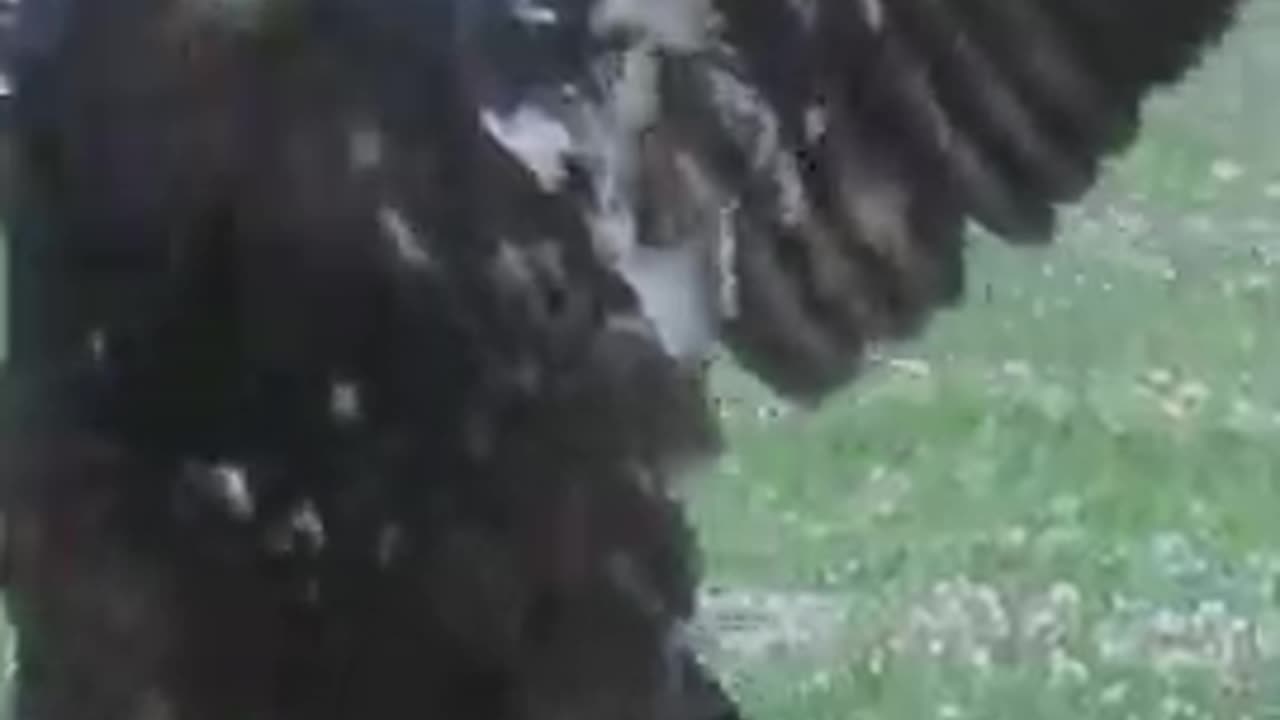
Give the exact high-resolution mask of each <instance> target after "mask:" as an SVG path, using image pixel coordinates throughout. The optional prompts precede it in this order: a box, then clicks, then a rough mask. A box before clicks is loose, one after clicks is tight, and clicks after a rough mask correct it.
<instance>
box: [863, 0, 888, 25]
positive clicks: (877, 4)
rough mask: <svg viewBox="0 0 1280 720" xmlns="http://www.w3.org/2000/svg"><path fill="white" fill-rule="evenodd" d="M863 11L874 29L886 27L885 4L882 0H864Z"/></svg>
mask: <svg viewBox="0 0 1280 720" xmlns="http://www.w3.org/2000/svg"><path fill="white" fill-rule="evenodd" d="M862 12H863V14H864V15H866V18H867V24H868V25H870V26H871V29H872V30H875V31H877V32H879V31H881V30H883V29H884V5H882V4H881V0H862Z"/></svg>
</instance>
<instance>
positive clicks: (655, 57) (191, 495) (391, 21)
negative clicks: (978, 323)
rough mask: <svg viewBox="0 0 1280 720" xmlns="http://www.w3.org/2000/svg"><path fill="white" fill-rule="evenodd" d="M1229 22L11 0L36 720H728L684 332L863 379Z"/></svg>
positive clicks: (796, 392) (1187, 14)
mask: <svg viewBox="0 0 1280 720" xmlns="http://www.w3.org/2000/svg"><path fill="white" fill-rule="evenodd" d="M1235 5H1236V2H1234V1H1233V0H1128V2H1123V3H1118V2H1114V0H1026V1H1025V2H1014V3H1011V2H1008V1H1007V0H951V1H947V0H808V1H806V2H800V1H798V0H752V2H739V1H735V0H648V1H647V2H639V1H638V0H541V1H538V0H474V1H471V2H464V1H462V0H112V2H97V1H96V0H23V5H22V6H21V9H20V12H21V22H20V24H19V25H18V27H17V30H16V31H15V33H14V35H13V36H12V37H11V38H9V40H8V42H11V43H12V48H13V49H14V53H13V55H14V60H13V62H14V77H15V81H16V83H17V95H16V102H15V105H14V107H13V120H12V122H13V129H12V139H13V142H14V144H13V147H14V148H15V151H14V152H15V164H14V168H15V177H16V178H18V183H17V185H16V188H15V190H14V192H15V195H14V198H13V202H12V211H11V213H10V214H11V217H10V219H9V222H10V225H11V226H12V228H13V231H12V240H11V247H10V258H11V262H10V264H11V275H12V279H11V282H10V283H9V294H10V305H9V306H10V309H11V313H12V315H13V320H12V322H11V328H12V342H11V345H10V347H11V352H10V357H9V360H8V366H7V369H6V373H5V376H4V387H3V393H2V394H0V480H2V484H0V488H2V489H3V513H4V519H5V525H4V526H5V528H6V530H7V532H6V543H5V551H6V559H7V562H6V568H5V569H6V571H7V582H8V589H7V596H8V598H9V601H10V603H11V608H12V615H13V617H14V620H15V622H16V624H17V626H18V629H19V632H20V633H21V638H22V641H21V644H20V658H19V661H20V677H19V682H20V694H19V710H18V716H19V718H21V719H22V720H89V719H91V718H92V719H93V720H103V719H107V720H151V719H153V718H165V719H171V720H200V719H204V718H209V719H210V720H214V719H217V720H223V719H225V718H236V717H252V718H263V719H272V720H289V719H293V718H297V719H299V720H301V719H302V718H306V719H307V720H324V719H325V718H333V719H334V720H338V719H339V718H342V719H348V718H391V717H451V718H486V719H490V718H491V719H495V720H496V719H500V718H513V719H514V718H522V719H524V718H527V719H529V720H536V719H542V718H546V719H548V720H550V719H552V718H555V719H557V720H560V719H567V718H581V719H583V720H588V719H589V720H604V719H605V718H608V719H611V720H612V719H615V718H617V719H625V718H635V719H637V720H638V719H640V718H645V719H658V718H661V719H664V720H666V719H668V718H670V719H677V718H680V719H684V718H687V719H689V720H709V719H711V718H728V717H733V716H734V715H735V713H736V711H735V710H734V708H733V707H732V704H731V703H730V702H729V701H728V699H727V698H726V697H725V696H724V694H723V693H722V692H721V691H720V690H719V689H718V687H717V686H716V684H715V682H714V681H713V680H712V679H711V678H710V676H709V674H708V672H707V671H706V670H705V669H704V668H703V667H702V666H701V665H700V664H699V663H698V662H697V660H696V657H695V654H694V652H693V649H692V648H691V647H690V646H689V644H688V641H687V640H686V638H685V636H684V632H683V631H684V623H685V622H686V621H687V620H688V619H689V618H690V616H691V614H692V613H693V611H694V592H695V589H696V587H697V582H698V577H699V567H698V562H697V556H696V550H695V543H694V541H693V537H692V532H691V529H690V528H689V527H688V526H687V523H686V521H685V518H684V515H683V512H682V508H681V504H680V501H679V488H678V483H677V480H678V478H679V476H681V475H682V474H685V473H686V471H687V470H688V469H689V468H690V467H696V465H697V463H698V462H700V461H703V460H705V459H706V458H708V457H710V456H711V455H713V454H714V452H715V451H716V449H717V446H718V437H717V433H716V428H715V425H714V422H713V420H712V418H711V414H710V413H709V412H708V409H707V401H706V397H705V388H704V385H703V373H704V365H705V363H706V360H707V352H708V349H709V347H710V346H711V345H712V343H713V342H714V341H715V340H716V339H717V338H723V339H724V340H725V341H726V342H727V344H728V345H729V346H730V347H731V349H732V350H733V351H734V353H735V354H736V356H737V357H738V358H739V359H740V360H741V361H742V362H743V363H744V364H745V365H746V366H747V367H748V368H750V369H751V370H753V371H755V372H756V373H758V374H759V375H760V376H761V377H762V378H764V379H765V380H766V381H768V382H769V383H771V384H772V385H774V386H775V387H776V388H778V389H779V390H781V391H783V392H784V393H787V394H789V395H791V396H793V397H796V398H798V399H808V400H814V399H817V398H820V397H821V396H822V395H824V394H825V393H826V392H828V391H830V390H831V389H832V388H834V387H836V386H838V385H839V384H841V383H843V382H846V381H848V380H849V379H850V378H851V377H853V376H854V375H855V374H856V370H857V366H858V362H859V360H860V358H861V356H862V354H863V352H864V350H865V348H866V347H867V345H868V343H871V342H875V341H879V340H883V339H888V338H898V337H903V336H906V335H909V334H911V333H914V332H917V331H918V330H919V328H920V327H921V326H922V325H923V323H924V321H925V319H926V317H927V315H928V313H929V312H930V311H931V310H932V309H934V308H936V307H938V306H939V305H942V304H945V303H949V302H953V301H955V300H956V299H957V298H959V297H960V294H961V291H962V286H963V272H962V271H963V245H964V242H963V233H964V228H965V224H966V222H968V221H976V222H978V223H981V224H983V225H985V226H986V227H988V228H989V229H991V230H992V231H994V232H996V233H997V234H1000V235H1003V236H1005V237H1006V238H1009V239H1011V240H1016V241H1022V240H1040V239H1045V238H1048V237H1049V236H1050V235H1051V234H1052V228H1053V214H1054V208H1055V206H1057V205H1059V204H1061V203H1064V202H1068V201H1071V200H1073V199H1075V198H1076V197H1078V196H1079V195H1080V193H1081V192H1083V191H1084V190H1085V189H1086V188H1087V187H1089V185H1090V184H1091V183H1092V182H1093V180H1094V178H1095V177H1096V175H1097V173H1098V170H1099V166H1100V163H1101V162H1102V161H1103V160H1104V159H1105V158H1106V157H1107V156H1108V155H1109V154H1111V153H1114V152H1116V151H1118V150H1120V149H1122V148H1123V147H1124V146H1125V145H1126V144H1127V143H1128V142H1129V141H1130V140H1131V139H1132V137H1133V135H1134V133H1135V131H1136V126H1137V123H1138V116H1139V109H1140V103H1141V101H1142V99H1143V98H1144V97H1145V96H1146V95H1147V94H1148V93H1149V92H1150V91H1151V90H1152V89H1153V88H1155V87H1157V86H1159V85H1160V84H1163V83H1168V82H1172V81H1174V80H1176V79H1177V78H1178V77H1179V76H1180V75H1181V74H1182V73H1183V72H1184V71H1185V70H1186V69H1187V68H1188V67H1189V66H1190V65H1191V64H1192V63H1193V61H1194V60H1195V59H1196V58H1197V57H1198V56H1199V54H1200V52H1201V50H1202V49H1203V48H1204V47H1205V46H1206V45H1208V44H1209V43H1210V42H1211V41H1213V40H1215V39H1216V38H1218V37H1219V36H1220V35H1221V33H1222V32H1223V31H1224V30H1225V29H1226V27H1227V26H1228V25H1229V23H1230V21H1231V19H1232V17H1233V13H1234V10H1235ZM1153 18H1159V21H1158V22H1156V21H1153Z"/></svg>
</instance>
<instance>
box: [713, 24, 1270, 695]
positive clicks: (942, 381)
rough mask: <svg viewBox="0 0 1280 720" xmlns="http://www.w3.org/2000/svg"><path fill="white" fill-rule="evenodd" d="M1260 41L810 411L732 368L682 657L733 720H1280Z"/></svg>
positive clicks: (1264, 64) (1264, 66) (1227, 61)
mask: <svg viewBox="0 0 1280 720" xmlns="http://www.w3.org/2000/svg"><path fill="white" fill-rule="evenodd" d="M1277 10H1280V8H1276V9H1272V8H1271V7H1268V6H1265V5H1263V4H1262V3H1255V4H1254V9H1253V11H1252V12H1251V14H1250V18H1249V22H1248V23H1247V25H1246V27H1245V28H1244V30H1243V31H1242V32H1240V33H1238V34H1237V35H1236V36H1235V37H1234V42H1233V43H1232V44H1231V45H1230V46H1229V47H1228V48H1226V50H1225V52H1222V53H1220V54H1219V55H1218V56H1217V57H1216V58H1215V59H1214V61H1213V62H1211V63H1210V64H1208V65H1207V66H1206V67H1205V68H1203V70H1201V71H1200V72H1198V73H1197V74H1196V76H1195V77H1194V78H1193V80H1192V82H1190V83H1188V84H1186V85H1185V86H1183V87H1181V88H1179V89H1178V91H1176V92H1173V93H1169V94H1166V95H1164V96H1161V97H1159V98H1158V99H1156V100H1155V101H1154V102H1152V103H1151V104H1150V105H1149V107H1148V109H1147V130H1146V133H1145V135H1144V136H1143V140H1142V142H1141V143H1140V144H1139V145H1138V146H1137V147H1135V148H1134V149H1133V151H1131V152H1130V153H1128V154H1127V155H1125V156H1124V157H1123V158H1121V159H1120V160H1119V161H1117V162H1116V163H1115V165H1114V167H1113V168H1112V169H1111V171H1110V173H1109V174H1108V176H1107V178H1106V180H1105V181H1104V182H1103V183H1102V184H1101V185H1100V186H1099V187H1098V188H1097V190H1096V192H1094V193H1092V194H1091V195H1090V197H1089V198H1088V200H1087V202H1086V203H1084V204H1083V205H1082V206H1080V207H1078V208H1075V209H1073V210H1072V211H1071V212H1070V213H1068V214H1067V215H1066V216H1065V217H1064V221H1063V225H1062V235H1061V238H1060V242H1059V243H1058V244H1056V245H1054V246H1052V247H1049V248H1044V249H1027V248H1016V249H1014V248H1008V247H1003V246H1001V245H999V244H998V243H996V242H994V241H992V240H991V239H989V238H983V237H981V236H979V235H975V236H974V239H973V247H972V253H971V259H972V262H971V266H970V269H971V272H970V276H969V284H968V287H969V289H968V298H967V300H966V302H965V303H964V304H963V305H962V306H961V307H959V308H956V309H953V310H950V311H947V312H945V313H943V314H942V315H941V316H939V317H938V319H937V320H936V321H935V322H934V323H933V324H932V325H931V327H930V329H929V331H928V332H927V333H926V334H925V335H924V337H922V338H921V339H920V340H918V341H916V342H912V343H907V344H898V345H893V346H888V347H883V348H880V349H878V351H877V352H876V358H875V360H874V362H873V363H872V364H871V367H870V368H869V370H868V372H867V374H866V375H865V377H864V378H863V380H862V381H861V382H860V383H857V384H855V385H854V386H852V387H851V388H849V389H848V390H847V391H845V392H843V393H841V394H840V395H838V396H837V397H834V398H832V399H831V400H829V401H828V402H827V403H825V404H824V405H823V407H821V408H820V409H818V410H817V411H805V410H800V409H797V408H792V407H789V406H787V405H786V404H785V403H782V402H780V401H778V400H777V398H775V397H773V396H772V395H771V394H770V393H769V392H767V391H766V390H765V389H763V388H761V387H760V386H759V385H757V384H755V383H754V382H752V381H751V380H750V379H749V378H747V377H745V376H744V375H742V374H741V373H739V372H738V371H736V370H734V369H733V368H732V366H731V365H729V364H726V365H725V366H724V367H723V368H722V370H721V372H720V373H719V375H718V377H717V383H716V384H717V395H718V398H719V406H720V410H721V414H722V416H723V418H724V421H725V423H726V425H727V428H728V436H729V445H730V452H729V454H728V455H727V456H726V457H725V458H724V459H723V461H722V462H720V464H719V465H718V466H717V467H716V469H715V471H714V472H713V473H712V476H711V477H710V478H704V481H703V482H700V483H698V484H696V485H694V486H693V495H694V506H695V515H696V517H697V521H698V523H699V524H700V527H701V529H702V533H703V538H704V542H705V545H706V554H707V557H706V564H707V568H708V574H709V576H710V579H711V587H710V588H709V590H708V592H707V594H706V596H705V598H704V602H703V607H704V612H703V619H702V622H701V623H700V624H699V626H698V628H697V631H698V632H699V634H700V637H701V639H702V640H703V641H704V642H705V643H706V647H707V652H708V654H709V656H710V657H711V658H712V659H713V661H714V662H715V663H716V664H718V665H719V666H720V667H721V668H722V669H723V670H724V671H725V672H726V673H727V674H728V676H729V677H730V678H731V684H732V687H733V691H734V693H735V694H736V695H737V696H738V697H739V698H740V700H741V701H742V702H743V703H744V705H745V706H746V708H747V709H748V714H749V715H750V716H751V717H755V718H761V719H764V720H790V719H795V720H801V719H803V720H820V719H823V718H832V719H836V718H839V719H840V720H845V719H856V718H868V719H871V718H876V719H883V720H924V719H930V718H937V719H939V720H958V719H960V718H982V719H984V720H988V719H989V720H996V719H1000V718H1008V719H1009V720H1026V719H1028V718H1037V719H1040V720H1053V719H1058V718H1061V719H1062V720H1067V719H1072V720H1075V719H1077V718H1097V719H1100V720H1101V719H1105V718H1116V719H1117V720H1123V719H1127V718H1144V719H1145V718H1169V719H1172V718H1215V719H1218V720H1262V719H1264V718H1280V522H1278V520H1280V442H1278V441H1280V333H1278V332H1277V329H1278V328H1277V322H1278V321H1280V265H1278V263H1280V95H1278V94H1277V91H1280V43H1277V42H1276V40H1277V39H1280V12H1277Z"/></svg>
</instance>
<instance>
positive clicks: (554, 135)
mask: <svg viewBox="0 0 1280 720" xmlns="http://www.w3.org/2000/svg"><path fill="white" fill-rule="evenodd" d="M480 119H481V122H483V123H484V127H485V130H487V131H488V132H489V134H490V135H492V136H493V137H494V138H495V139H496V140H497V141H498V142H500V143H502V145H503V147H505V148H506V149H507V150H508V151H510V152H511V153H512V154H514V155H515V156H516V157H517V158H519V159H520V161H521V162H522V163H524V165H525V167H527V168H529V170H530V171H532V172H533V174H534V175H535V176H537V178H538V183H539V185H541V186H542V189H543V190H545V191H548V192H554V191H555V190H557V189H558V188H559V187H560V186H561V184H562V183H564V180H565V167H564V159H565V155H566V154H567V153H568V152H569V151H570V149H571V148H572V147H573V140H572V138H571V137H570V136H569V130H568V129H567V128H565V126H564V123H562V122H560V120H559V119H558V118H556V117H555V116H553V115H552V114H551V113H549V112H547V111H546V110H544V109H543V108H541V107H538V106H537V105H535V104H533V103H523V104H521V105H520V106H519V107H517V108H516V109H515V110H514V111H512V112H511V113H509V114H507V115H501V114H499V113H497V112H496V111H494V110H491V109H486V110H484V111H483V112H482V113H481V116H480Z"/></svg>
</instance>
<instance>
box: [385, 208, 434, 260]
mask: <svg viewBox="0 0 1280 720" xmlns="http://www.w3.org/2000/svg"><path fill="white" fill-rule="evenodd" d="M378 224H379V225H380V226H381V227H382V233H383V235H385V236H386V238H387V240H389V241H391V245H392V247H393V248H395V250H396V253H397V255H399V257H400V259H401V260H402V261H403V262H404V263H405V264H406V265H411V266H414V267H419V268H425V267H430V266H431V264H432V262H431V254H430V253H428V252H427V249H426V248H425V247H424V246H423V243H422V242H421V241H420V239H419V238H418V234H417V233H416V232H414V230H413V227H412V226H410V225H409V221H408V220H407V219H405V217H404V214H403V213H401V212H400V211H399V210H397V209H396V208H393V207H391V206H389V205H383V206H382V207H381V208H379V209H378Z"/></svg>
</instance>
